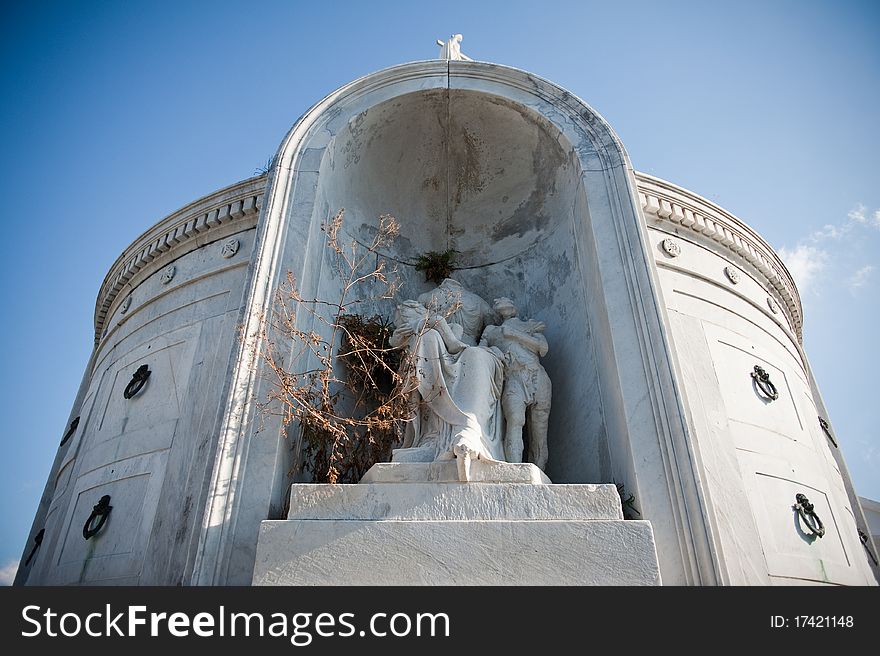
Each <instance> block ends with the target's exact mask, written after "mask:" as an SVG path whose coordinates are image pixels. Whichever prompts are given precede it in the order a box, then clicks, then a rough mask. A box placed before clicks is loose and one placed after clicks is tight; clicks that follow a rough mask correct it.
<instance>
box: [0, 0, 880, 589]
mask: <svg viewBox="0 0 880 656" xmlns="http://www.w3.org/2000/svg"><path fill="white" fill-rule="evenodd" d="M19 5H20V6H18V7H13V6H12V5H11V3H6V4H5V5H4V8H3V9H2V10H0V15H2V21H0V30H2V38H0V76H2V89H3V95H4V98H3V102H2V103H0V143H2V144H3V148H2V153H0V157H2V160H0V167H2V176H0V190H2V196H0V197H2V198H3V199H4V202H5V207H4V212H3V218H2V221H3V227H4V231H3V232H4V237H5V239H4V243H3V244H2V259H0V266H2V268H3V275H2V276H0V285H2V292H0V293H2V300H3V304H4V308H5V313H4V316H5V321H3V322H2V324H0V331H2V341H3V343H5V344H6V345H7V347H6V354H5V358H4V360H3V362H4V364H3V367H2V369H0V402H2V405H3V431H2V433H0V434H2V435H3V453H4V457H3V459H2V464H0V468H2V475H0V580H2V577H3V573H4V572H5V573H6V575H8V574H9V572H12V571H14V566H15V563H16V561H17V560H18V558H19V556H20V554H21V550H22V548H23V546H24V541H25V539H26V537H27V532H28V530H29V528H30V522H31V520H32V518H33V513H34V511H35V510H36V507H37V503H38V501H39V497H40V494H41V493H42V489H43V485H44V483H45V480H46V476H47V474H48V470H49V467H50V465H51V463H52V459H53V457H54V454H55V452H56V449H57V446H58V442H59V440H60V438H61V435H62V434H63V433H64V430H65V428H66V426H65V422H66V419H67V416H68V413H69V411H70V405H71V403H72V401H73V399H74V396H75V394H76V390H77V388H78V386H79V382H80V379H81V376H82V373H83V369H84V367H85V364H86V362H87V360H88V357H89V353H90V351H91V347H92V338H93V328H92V321H93V313H94V303H95V297H96V295H97V292H98V288H99V286H100V284H101V281H102V280H103V277H104V275H105V274H106V272H107V270H108V269H109V267H110V265H111V264H112V263H113V261H114V260H115V259H116V257H117V256H118V255H119V254H120V253H121V252H122V250H123V249H124V248H125V247H126V246H127V245H128V244H129V243H130V242H131V241H132V240H133V239H134V238H135V237H137V236H138V235H139V234H140V233H141V232H142V231H144V230H145V229H147V228H148V227H149V226H151V225H152V224H153V223H155V222H156V221H157V220H158V219H160V218H162V217H163V216H165V215H166V214H168V213H169V212H171V211H173V210H175V209H177V208H179V207H180V206H182V205H184V204H186V203H188V202H189V201H191V200H193V199H195V198H197V197H199V196H201V195H203V194H206V193H208V192H211V191H213V190H215V189H217V188H219V187H222V186H225V185H227V184H230V183H233V182H235V181H237V180H240V179H243V178H246V177H249V176H251V175H253V173H254V171H255V169H256V168H258V167H260V166H263V165H264V164H265V163H266V160H267V159H268V158H270V157H271V156H272V155H273V153H274V152H275V150H276V148H277V146H278V143H279V142H280V140H281V138H282V137H283V136H284V134H285V133H286V132H287V130H288V129H289V128H290V126H291V125H292V124H293V122H294V121H295V120H296V119H297V117H298V116H299V115H300V114H302V113H303V112H304V111H305V110H306V109H307V108H308V107H310V106H311V105H312V104H313V103H314V102H316V101H317V100H319V99H320V98H322V97H323V96H325V95H326V94H327V93H329V92H331V91H333V90H334V89H335V88H337V87H339V86H341V85H342V84H345V83H346V82H348V81H350V80H352V79H354V78H357V77H360V76H362V75H365V74H367V73H371V72H373V71H376V70H379V69H381V68H385V67H387V66H391V65H394V64H398V63H402V62H406V61H414V60H418V59H429V58H432V57H435V56H436V54H437V47H436V46H435V45H434V42H435V40H436V39H438V38H447V37H448V35H449V34H451V33H452V32H461V33H463V34H464V41H463V44H462V46H463V47H462V49H463V51H464V52H465V53H467V54H468V55H470V56H471V57H473V58H475V59H479V60H485V61H492V62H497V63H502V64H507V65H511V66H515V67H518V68H523V69H526V70H528V71H531V72H533V73H536V74H538V75H540V76H542V77H546V78H549V79H550V80H553V81H554V82H556V83H558V84H560V85H562V86H563V87H565V88H567V89H569V90H570V91H572V92H573V93H575V94H576V95H578V96H580V97H581V98H583V99H584V100H586V101H587V102H588V103H589V104H590V105H592V106H593V107H594V108H596V109H597V110H598V111H599V112H600V113H601V114H602V115H603V116H604V117H605V118H606V119H607V120H608V121H609V122H610V124H611V125H612V127H613V128H614V129H615V130H616V131H617V133H618V134H619V135H620V137H621V138H622V140H623V142H624V144H625V145H626V147H627V150H628V151H629V154H630V157H631V159H632V162H633V164H634V166H635V167H636V169H638V170H641V171H644V172H646V173H651V174H653V175H657V176H660V177H662V178H665V179H668V180H670V181H672V182H675V183H677V184H680V185H682V186H684V187H687V188H688V189H692V190H694V191H696V192H697V193H700V194H702V195H703V196H705V197H707V198H709V199H710V200H713V201H715V202H717V203H719V204H720V205H722V206H723V207H725V208H726V209H728V210H730V211H731V212H733V213H734V214H736V215H737V216H739V217H740V218H742V219H743V220H745V221H746V222H747V223H748V224H749V225H751V226H752V227H754V228H755V229H756V230H757V231H758V232H759V233H760V234H761V235H762V236H763V237H764V238H765V239H766V240H767V241H768V242H769V243H770V244H771V245H772V246H773V247H774V248H776V249H777V250H778V251H779V252H780V253H781V254H782V255H783V256H784V258H785V259H786V261H787V262H788V263H789V265H790V268H791V270H792V273H793V274H794V276H795V278H796V279H797V280H798V282H799V286H800V287H801V292H802V296H803V302H804V310H805V346H806V350H807V353H808V355H809V357H810V360H811V364H812V366H813V369H814V371H815V373H816V376H817V378H818V381H819V384H820V387H821V389H822V392H823V395H824V397H825V401H826V403H827V405H828V407H829V411H830V415H831V419H832V421H833V423H834V426H835V428H836V431H837V437H838V440H839V442H840V443H841V446H842V448H843V450H844V453H845V455H846V458H847V463H848V466H849V468H850V471H851V473H852V475H853V478H854V480H855V483H856V488H857V489H858V491H859V493H860V494H861V495H863V496H868V497H872V498H875V499H880V474H878V469H880V432H878V428H877V426H878V425H880V403H878V402H877V393H876V376H877V373H878V364H880V358H878V355H877V350H876V349H875V345H874V341H875V335H876V332H877V331H876V329H875V325H876V322H877V320H878V318H880V317H878V307H880V303H878V301H880V184H878V183H880V175H878V172H880V171H878V169H880V167H878V153H880V129H878V116H880V40H878V38H877V34H878V28H880V3H877V2H845V1H834V2H831V1H828V2H810V1H804V0H801V1H799V2H787V1H770V0H768V1H765V2H743V1H741V2H737V3H723V4H722V3H709V2H703V3H697V2H675V1H666V2H662V3H661V2H656V1H654V2H640V1H630V2H626V3H611V2H542V3H536V2H512V1H510V0H507V1H504V2H479V1H477V0H470V1H469V2H457V1H455V0H451V1H448V2H443V3H437V2H430V3H429V2H415V1H410V2H382V1H380V0H375V1H373V2H327V1H324V2H294V1H288V2H256V1H253V2H219V1H214V2H207V1H206V2H184V1H176V2H170V1H168V2H166V1H154V2H126V3H120V2H99V1H92V2H54V3H53V2H40V3H35V2H32V3H19Z"/></svg>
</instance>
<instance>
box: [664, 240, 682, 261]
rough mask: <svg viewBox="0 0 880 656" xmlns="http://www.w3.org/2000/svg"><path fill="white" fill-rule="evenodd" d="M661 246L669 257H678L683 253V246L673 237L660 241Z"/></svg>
mask: <svg viewBox="0 0 880 656" xmlns="http://www.w3.org/2000/svg"><path fill="white" fill-rule="evenodd" d="M660 246H661V248H663V251H664V252H665V253H666V254H667V255H668V256H669V257H678V256H679V255H681V246H679V245H678V242H677V241H675V240H673V239H664V240H663V241H661V242H660Z"/></svg>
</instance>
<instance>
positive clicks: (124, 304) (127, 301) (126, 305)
mask: <svg viewBox="0 0 880 656" xmlns="http://www.w3.org/2000/svg"><path fill="white" fill-rule="evenodd" d="M130 307H131V294H129V295H128V296H126V297H125V300H123V301H122V305H121V306H119V314H125V313H126V312H128V308H130Z"/></svg>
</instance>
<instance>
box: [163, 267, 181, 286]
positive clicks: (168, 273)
mask: <svg viewBox="0 0 880 656" xmlns="http://www.w3.org/2000/svg"><path fill="white" fill-rule="evenodd" d="M175 273H177V268H176V267H175V266H174V265H173V264H169V265H168V266H167V267H165V269H164V271H162V277H161V278H160V279H159V280H160V281H161V282H162V284H163V285H167V284H168V283H169V282H171V281H172V280H173V279H174V274H175Z"/></svg>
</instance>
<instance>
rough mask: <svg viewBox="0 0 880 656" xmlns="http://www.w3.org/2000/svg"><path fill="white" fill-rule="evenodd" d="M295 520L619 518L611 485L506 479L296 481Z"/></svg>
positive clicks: (617, 500) (292, 513)
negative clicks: (508, 481)
mask: <svg viewBox="0 0 880 656" xmlns="http://www.w3.org/2000/svg"><path fill="white" fill-rule="evenodd" d="M287 518H288V519H297V520H337V521H365V520H436V519H438V518H443V519H447V520H488V519H491V520H508V521H515V520H581V521H586V520H622V519H623V511H622V509H621V505H620V496H619V495H618V493H617V488H616V487H615V486H614V485H610V484H608V485H517V484H514V485H511V484H505V483H421V484H418V483H385V484H382V485H369V484H366V485H365V484H363V483H359V484H357V485H320V484H306V483H304V484H296V485H292V486H291V488H290V511H289V512H288V514H287Z"/></svg>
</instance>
